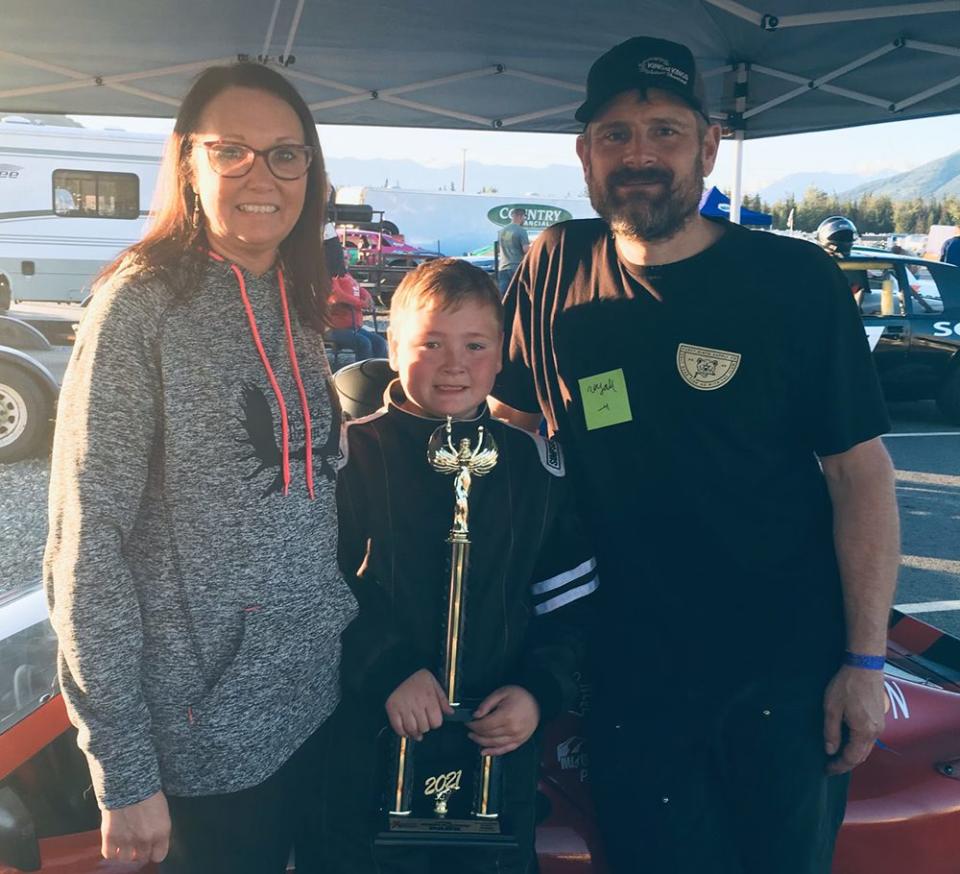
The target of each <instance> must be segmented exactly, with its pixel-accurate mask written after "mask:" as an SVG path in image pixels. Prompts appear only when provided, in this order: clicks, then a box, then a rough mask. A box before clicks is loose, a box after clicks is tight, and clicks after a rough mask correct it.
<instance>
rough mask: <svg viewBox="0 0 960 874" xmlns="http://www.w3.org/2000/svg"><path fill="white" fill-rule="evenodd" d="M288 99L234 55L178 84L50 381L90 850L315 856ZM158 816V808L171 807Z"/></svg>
mask: <svg viewBox="0 0 960 874" xmlns="http://www.w3.org/2000/svg"><path fill="white" fill-rule="evenodd" d="M325 199H326V196H325V175H324V167H323V161H322V157H321V153H320V148H319V143H318V141H317V134H316V128H315V127H314V124H313V120H312V118H311V116H310V112H309V110H308V109H307V107H306V105H305V104H304V102H303V100H302V99H301V97H300V96H299V95H298V94H297V93H296V91H295V90H294V89H293V87H292V86H291V85H290V84H289V83H288V82H287V81H286V80H285V79H284V78H283V77H282V76H281V75H280V74H279V73H276V72H274V71H272V70H270V69H268V68H266V67H264V66H260V65H256V64H245V63H244V64H236V65H233V66H229V67H216V68H212V69H209V70H207V71H206V72H204V73H203V74H201V76H200V77H199V78H198V80H197V81H196V83H195V84H194V86H193V88H192V89H191V90H190V92H189V94H188V95H187V96H186V98H185V100H184V102H183V105H182V106H181V109H180V112H179V115H178V117H177V121H176V125H175V127H174V132H173V134H172V136H171V140H170V143H169V145H168V151H167V153H166V155H165V158H164V163H163V167H162V169H161V186H160V192H159V194H158V204H157V209H156V210H155V215H154V219H153V221H152V223H151V226H150V230H149V231H148V233H147V235H146V237H145V238H144V239H143V241H141V242H140V243H138V244H137V245H135V246H133V247H131V248H130V249H129V250H128V251H127V252H125V253H124V254H123V255H121V256H120V257H119V258H118V259H117V261H115V262H114V263H113V264H112V265H110V266H109V267H108V268H107V269H106V270H105V271H104V274H103V277H102V280H101V282H100V283H99V286H98V288H97V290H96V293H95V294H94V296H93V300H92V303H91V305H90V311H89V313H88V314H87V316H86V317H85V319H84V322H83V326H82V328H81V331H80V336H79V337H78V340H77V345H76V349H75V351H74V355H73V360H72V362H71V364H70V368H69V371H68V373H67V377H66V379H65V382H64V386H63V391H62V394H61V399H60V411H59V421H58V426H57V433H56V438H55V444H54V453H53V463H52V478H51V488H50V537H49V542H48V545H47V553H46V557H45V579H46V585H47V591H48V593H49V601H50V612H51V616H52V619H53V623H54V626H55V628H56V630H57V633H58V635H59V638H60V646H61V653H60V675H61V685H62V688H63V693H64V697H65V699H66V702H67V707H68V710H69V712H70V715H71V719H72V720H73V722H74V723H75V724H76V725H77V727H78V728H79V743H80V745H81V747H82V748H83V750H84V752H85V753H86V755H87V759H88V761H89V764H90V771H91V774H92V777H93V783H94V789H95V791H96V795H97V799H98V801H99V803H100V807H101V809H102V810H103V825H102V829H101V831H102V837H103V846H102V851H103V854H104V856H105V857H107V858H112V859H119V860H131V859H135V860H147V859H152V860H154V861H160V860H161V859H163V858H164V856H165V855H166V854H167V846H168V841H169V856H167V859H166V862H165V863H164V865H163V870H164V871H172V872H194V871H230V872H231V874H233V872H247V871H249V872H256V874H263V872H271V871H282V870H284V867H285V864H286V860H287V858H288V856H289V853H290V849H291V847H295V849H296V854H297V866H298V871H300V872H301V874H302V872H303V871H314V870H320V869H321V865H320V862H319V861H318V858H319V855H320V853H319V847H318V846H316V840H315V838H316V835H317V833H318V832H319V828H317V827H316V823H315V822H314V823H308V822H306V821H305V819H304V813H305V812H313V813H314V814H315V813H316V811H318V810H320V809H322V805H321V804H320V799H319V791H318V787H319V786H320V785H322V783H323V777H322V768H323V753H324V730H323V724H324V721H325V720H326V718H327V716H328V715H329V714H330V713H331V712H332V711H333V709H334V707H335V705H336V703H337V686H336V684H337V676H336V665H337V662H338V658H339V634H340V631H341V630H342V628H343V627H344V626H345V625H346V624H347V623H348V622H349V620H350V619H351V618H352V616H353V615H354V612H355V604H354V601H353V599H352V596H351V595H350V594H349V592H348V590H347V589H346V587H345V585H343V583H342V582H341V581H340V579H339V576H338V574H337V572H336V563H335V548H336V544H335V539H336V523H335V518H334V502H333V484H332V482H331V480H332V469H331V466H330V463H329V460H328V459H329V458H330V456H332V455H335V454H336V452H337V442H338V440H337V438H338V419H339V417H338V416H337V415H335V414H334V413H333V410H332V405H333V401H332V395H331V393H330V389H329V388H328V385H329V382H328V376H329V367H328V365H327V363H326V359H325V357H324V354H323V343H322V339H321V331H322V330H323V327H324V324H325V304H326V300H327V296H328V294H329V283H328V280H327V278H326V276H325V274H324V270H323V265H322V256H321V255H320V252H321V242H320V241H321V228H322V227H323V212H324V202H325ZM171 823H172V826H171Z"/></svg>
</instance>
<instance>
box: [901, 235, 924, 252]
mask: <svg viewBox="0 0 960 874" xmlns="http://www.w3.org/2000/svg"><path fill="white" fill-rule="evenodd" d="M900 248H902V249H904V250H905V251H907V252H913V254H914V255H922V254H923V253H924V251H926V248H927V235H926V234H907V235H906V236H905V237H904V238H903V239H902V240H901V241H900Z"/></svg>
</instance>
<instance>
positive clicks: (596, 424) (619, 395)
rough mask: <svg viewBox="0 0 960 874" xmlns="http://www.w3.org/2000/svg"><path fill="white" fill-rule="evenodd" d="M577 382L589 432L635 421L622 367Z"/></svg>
mask: <svg viewBox="0 0 960 874" xmlns="http://www.w3.org/2000/svg"><path fill="white" fill-rule="evenodd" d="M578 382H579V384H580V399H581V400H582V401H583V416H584V418H585V419H586V421H587V430H588V431H595V430H596V429H597V428H608V427H609V426H610V425H619V424H621V423H623V422H630V421H632V420H633V414H632V413H631V412H630V398H629V397H628V396H627V381H626V379H624V376H623V369H622V368H620V367H618V368H617V369H616V370H608V371H606V372H605V373H598V374H597V375H596V376H585V377H583V379H580V380H578Z"/></svg>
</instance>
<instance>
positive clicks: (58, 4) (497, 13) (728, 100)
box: [0, 0, 960, 218]
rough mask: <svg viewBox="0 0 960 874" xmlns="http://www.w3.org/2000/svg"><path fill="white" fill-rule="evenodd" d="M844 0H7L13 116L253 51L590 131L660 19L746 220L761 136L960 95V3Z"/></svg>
mask: <svg viewBox="0 0 960 874" xmlns="http://www.w3.org/2000/svg"><path fill="white" fill-rule="evenodd" d="M750 2H751V3H754V4H757V3H759V0H750ZM841 2H843V0H841ZM843 5H844V6H845V8H843V9H838V8H836V7H837V3H836V2H831V0H805V2H804V0H766V8H763V9H757V8H752V7H751V6H748V5H747V4H745V3H740V2H736V0H632V2H631V0H598V2H597V3H596V4H594V5H593V6H592V7H591V8H587V7H586V5H585V4H584V5H583V7H580V6H574V5H572V4H571V6H570V7H568V8H563V7H561V6H559V5H558V4H556V3H553V2H550V3H547V2H543V0H527V2H525V3H522V4H516V3H514V2H507V0H485V2H483V3H476V2H474V0H445V2H443V3H429V2H409V0H393V2H385V0H351V2H350V3H349V4H345V3H332V2H329V0H161V2H157V0H152V2H144V0H83V2H79V3H78V2H76V0H4V3H3V16H2V25H0V113H18V112H52V113H65V112H70V113H87V114H97V115H136V116H170V115H173V114H174V112H175V109H176V106H177V105H178V103H179V99H180V97H181V96H182V94H183V93H184V92H185V90H186V88H187V85H188V82H189V80H190V79H191V78H192V77H193V76H194V75H195V74H196V73H197V72H199V71H200V70H201V69H203V68H204V67H206V66H209V65H210V64H214V63H218V62H219V63H222V62H226V61H230V60H234V59H236V58H237V57H238V56H243V57H248V58H253V59H259V60H261V61H262V62H265V63H270V64H275V65H279V66H281V67H283V68H284V70H285V72H286V73H287V75H289V76H290V77H291V78H292V79H293V80H295V82H296V83H297V86H298V87H299V88H300V90H301V92H302V93H303V94H304V96H305V97H306V98H307V101H308V103H309V104H310V107H311V109H312V110H313V113H314V116H315V118H316V120H317V121H318V122H320V123H323V124H366V125H396V126H414V127H446V128H472V129H490V130H514V131H543V132H546V131H549V132H575V131H577V130H578V129H579V126H578V125H577V123H576V122H575V121H574V119H573V111H574V109H575V108H576V107H577V106H578V105H579V103H580V102H581V101H582V95H583V92H584V82H585V80H586V73H587V70H588V69H589V66H590V64H591V63H592V61H593V60H594V59H595V58H596V57H598V56H599V55H600V54H601V53H602V52H603V51H605V50H606V49H607V48H609V47H610V46H612V45H614V44H616V43H617V42H620V41H622V40H623V39H625V38H627V37H628V36H632V35H636V34H648V35H651V36H659V37H664V38H668V39H674V40H677V41H680V42H684V43H686V44H687V45H688V46H690V48H691V50H692V51H693V53H694V55H695V56H696V57H697V59H698V63H699V65H700V69H701V70H702V72H703V75H704V77H705V80H706V83H707V90H708V97H709V101H710V108H711V114H712V115H713V116H714V118H715V119H716V120H717V121H719V122H720V123H721V124H722V125H723V126H724V128H725V131H726V132H727V134H728V136H730V137H732V138H733V139H734V140H735V141H736V143H737V173H736V183H735V190H734V196H733V203H734V218H736V213H738V212H739V203H740V199H741V191H740V179H741V167H742V146H743V141H744V140H746V139H750V138H756V137H767V136H773V135H777V134H786V133H800V132H805V131H815V130H826V129H833V128H839V127H850V126H855V125H863V124H872V123H876V122H880V121H892V120H898V119H906V118H921V117H925V116H935V115H945V114H950V113H957V112H960V0H933V2H912V3H902V2H900V3H897V2H883V0H846V2H843Z"/></svg>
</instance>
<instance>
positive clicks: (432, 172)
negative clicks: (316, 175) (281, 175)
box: [326, 157, 585, 197]
mask: <svg viewBox="0 0 960 874" xmlns="http://www.w3.org/2000/svg"><path fill="white" fill-rule="evenodd" d="M326 164H327V171H328V172H329V174H330V179H331V181H332V182H333V184H334V185H335V186H336V187H337V188H341V187H343V186H346V185H370V186H375V187H377V188H381V187H383V188H414V189H418V190H421V191H438V190H440V189H444V190H447V191H450V190H452V189H455V190H457V191H459V190H460V182H461V173H462V169H463V168H461V166H460V165H459V164H454V165H450V166H447V167H428V166H426V165H424V164H419V163H417V162H416V161H410V160H397V159H377V158H333V157H328V158H326ZM484 188H486V189H487V190H490V189H496V191H497V192H499V193H500V194H509V195H517V194H525V195H526V194H537V195H540V196H544V197H547V196H549V197H579V196H580V195H582V194H584V189H585V186H584V184H583V172H582V171H581V170H580V168H579V167H575V166H572V165H565V164H550V165H548V166H546V167H514V166H507V165H502V164H481V163H479V162H477V161H467V167H466V190H467V191H469V192H471V193H473V194H476V193H477V192H479V191H481V190H482V189H484Z"/></svg>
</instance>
